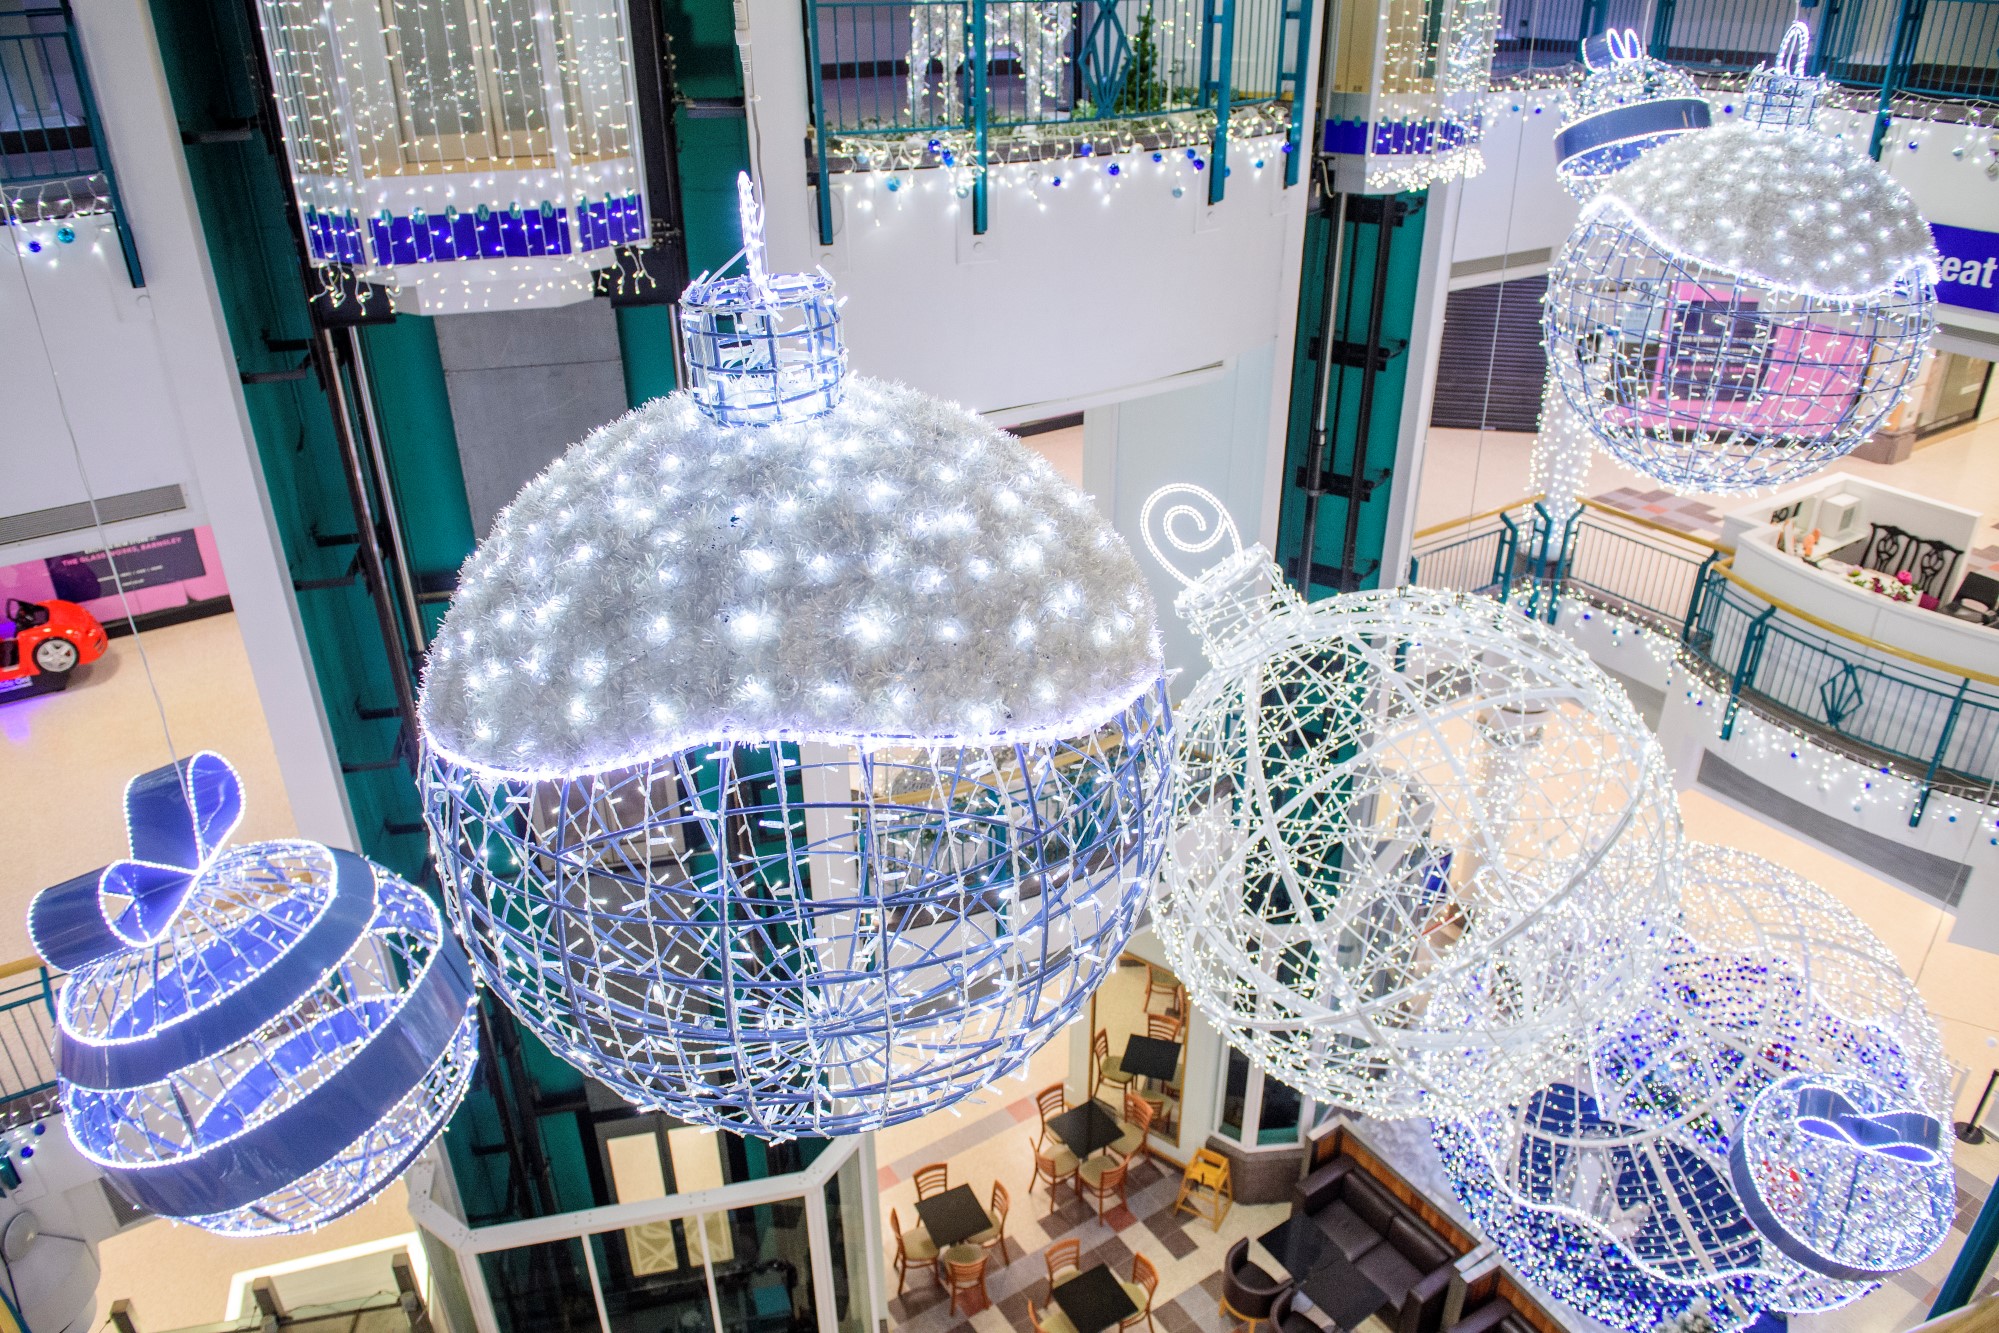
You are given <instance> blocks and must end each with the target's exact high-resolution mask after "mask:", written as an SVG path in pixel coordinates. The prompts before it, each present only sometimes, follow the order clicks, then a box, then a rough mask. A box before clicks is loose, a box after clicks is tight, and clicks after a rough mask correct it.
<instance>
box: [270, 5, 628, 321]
mask: <svg viewBox="0 0 1999 1333" xmlns="http://www.w3.org/2000/svg"><path fill="white" fill-rule="evenodd" d="M257 12H258V15H259V17H260V19H261V22H262V28H263V34H264V46H265V50H266V52H267V54H268V56H269V63H270V69H271V74H272V82H273V84H274V86H275V91H276V94H277V104H278V113H279V119H280V123H281V125H282V127H283V130H284V136H285V146H286V149H287V151H288V153H289V155H290V158H291V165H292V172H293V182H292V185H293V191H294V194H295V196H296V198H297V201H298V205H299V208H300V211H301V213H302V214H303V213H306V211H307V210H311V215H327V216H331V217H334V218H337V219H347V220H351V223H352V224H353V225H358V227H359V228H360V230H361V231H362V233H363V234H364V236H366V237H367V239H366V240H365V242H364V244H365V247H366V256H367V258H366V259H365V260H364V261H363V262H362V263H360V264H358V265H356V267H358V268H359V269H360V271H361V273H362V275H363V276H364V277H367V278H369V279H371V280H373V281H379V282H386V283H389V284H390V285H392V286H394V285H397V284H400V285H401V286H402V287H403V288H405V289H407V290H406V291H405V294H404V296H403V297H402V301H403V304H404V305H405V307H406V308H414V307H415V306H416V305H417V304H418V302H419V301H420V304H421V313H424V314H437V313H450V312H455V311H464V310H476V309H484V308H489V307H496V306H520V305H535V304H561V303H565V302H567V301H572V300H577V299H581V298H583V297H587V296H588V295H589V294H590V287H591V281H592V277H593V274H594V273H595V272H596V271H597V270H599V269H603V268H606V267H609V266H610V265H611V264H612V263H613V262H614V259H615V249H614V247H612V246H604V247H601V248H598V249H594V250H589V251H585V250H584V249H583V248H582V245H581V237H580V233H579V226H578V218H577V212H578V210H579V209H581V208H582V207H584V206H585V205H587V204H590V203H598V204H602V203H604V202H605V201H606V200H607V199H613V200H615V199H624V198H626V197H628V196H630V195H633V194H639V195H641V196H642V195H643V191H644V181H643V172H642V171H641V169H640V165H639V159H638V143H637V115H636V112H635V110H634V101H633V99H634V84H633V78H632V69H631V50H630V43H629V40H628V37H627V34H626V29H625V15H624V9H623V6H622V5H621V4H619V3H617V2H616V0H520V2H518V3H510V2H508V0H469V3H468V0H385V2H384V3H382V4H380V5H379V6H377V5H376V4H373V3H362V2H361V0H259V3H258V6H257ZM544 205H549V206H551V207H553V208H559V209H563V210H567V211H568V214H569V219H568V226H569V233H570V248H569V251H568V253H564V254H551V255H542V256H532V257H488V258H469V259H458V260H448V261H429V262H420V263H416V264H402V265H395V264H385V263H379V262H377V261H378V259H379V256H377V254H376V249H375V245H374V241H373V238H372V235H370V234H369V233H370V231H371V226H372V223H373V221H374V220H375V219H376V218H377V217H379V216H380V215H382V214H383V213H385V212H387V213H391V214H394V215H395V216H397V217H399V218H411V217H427V218H430V219H436V218H440V217H456V216H457V215H461V214H462V215H468V216H475V215H485V216H491V215H494V214H501V215H513V216H520V215H524V214H532V213H538V212H539V211H540V210H541V209H542V208H543V206H544ZM308 216H310V215H308ZM307 229H308V231H309V232H310V231H311V225H310V222H308V226H307ZM426 248H427V247H426ZM411 293H413V294H414V295H415V297H416V298H417V300H414V301H413V300H412V299H411Z"/></svg>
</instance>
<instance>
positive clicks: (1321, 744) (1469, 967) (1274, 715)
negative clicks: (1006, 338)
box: [1143, 487, 1679, 1117]
mask: <svg viewBox="0 0 1999 1333" xmlns="http://www.w3.org/2000/svg"><path fill="white" fill-rule="evenodd" d="M1176 492H1178V493H1191V494H1193V495H1194V496H1195V497H1197V502H1196V503H1191V504H1190V503H1186V502H1179V501H1176V502H1174V503H1172V504H1169V505H1167V506H1166V507H1165V508H1163V509H1162V508H1160V507H1159V506H1161V504H1162V502H1163V501H1164V500H1165V498H1166V497H1167V496H1168V495H1170V494H1174V493H1176ZM1203 504H1206V505H1212V506H1213V513H1214V514H1215V517H1213V518H1204V516H1203V514H1202V512H1201V506H1202V505H1203ZM1155 513H1156V514H1157V515H1158V517H1159V519H1160V523H1159V527H1160V531H1161V534H1162V537H1163V540H1164V543H1165V545H1167V546H1170V547H1172V548H1174V549H1177V550H1179V551H1183V552H1189V553H1195V552H1201V551H1205V550H1209V549H1212V548H1213V547H1214V546H1216V545H1217V544H1219V542H1220V541H1221V539H1222V538H1223V537H1224V536H1228V537H1231V538H1233V537H1234V529H1233V525H1232V524H1230V523H1229V521H1228V519H1227V516H1226V514H1225V512H1222V511H1221V510H1220V506H1219V503H1218V502H1216V501H1214V499H1213V497H1212V496H1207V495H1206V493H1205V492H1200V491H1199V490H1198V488H1192V487H1176V488H1168V490H1167V491H1162V492H1160V493H1159V494H1156V495H1155V496H1154V497H1153V498H1152V500H1151V501H1149V502H1148V504H1147V507H1146V514H1145V516H1144V519H1143V523H1144V531H1145V536H1146V540H1147V543H1148V545H1149V546H1151V547H1152V549H1153V551H1154V553H1155V555H1159V556H1160V557H1161V559H1162V561H1163V562H1164V561H1165V560H1166V557H1165V555H1164V553H1163V552H1162V551H1161V543H1160V541H1158V540H1155V538H1154V527H1155V524H1154V515H1155ZM1167 563H1168V567H1169V569H1170V568H1172V566H1171V564H1170V562H1167ZM1174 572H1175V576H1176V577H1178V578H1180V579H1181V580H1182V582H1183V583H1186V584H1187V585H1188V586H1187V589H1186V591H1184V592H1182V593H1181V595H1180V597H1179V599H1178V601H1177V602H1176V609H1177V610H1179V612H1180V613H1181V615H1182V616H1183V617H1185V618H1186V619H1188V620H1189V622H1190V623H1191V624H1192V625H1193V626H1194V628H1195V629H1196V631H1197V632H1198V633H1200V634H1201V636H1202V637H1203V639H1204V641H1205V646H1206V648H1207V651H1208V653H1209V656H1210V659H1211V660H1212V661H1213V662H1214V663H1215V667H1214V669H1213V670H1212V671H1211V672H1210V673H1209V674H1208V675H1207V676H1205V677H1204V678H1203V679H1202V680H1201V681H1200V682H1198V683H1197V684H1196V685H1195V687H1194V689H1193V690H1192V691H1191V692H1190V694H1189V695H1188V697H1187V699H1186V700H1185V701H1184V702H1183V704H1182V707H1181V709H1180V712H1179V719H1178V728H1179V736H1178V740H1177V742H1176V766H1177V769H1178V775H1177V778H1176V786H1177V791H1176V795H1175V814H1174V838H1173V843H1172V845H1171V846H1170V847H1169V850H1168V853H1167V856H1166V860H1165V863H1164V866H1163V868H1162V873H1161V876H1160V879H1159V883H1158V886H1157V888H1156V890H1155V906H1154V912H1153V921H1154V926H1155V928H1156V929H1157V930H1158V932H1159V934H1160V938H1161V941H1162V944H1163V946H1164V948H1165V950H1166V953H1167V957H1168V962H1169V964H1171V966H1172V967H1173V969H1174V971H1175V972H1176V973H1177V974H1178V975H1179V976H1180V977H1181V978H1182V980H1183V981H1184V982H1185V983H1186V984H1187V987H1188V993H1189V995H1190V997H1191V998H1192V999H1193V1001H1194V1003H1195V1005H1196V1007H1198V1008H1199V1009H1200V1010H1201V1011H1202V1013H1203V1015H1204V1016H1205V1017H1206V1018H1207V1019H1208V1020H1209V1021H1210V1022H1211V1023H1213V1024H1214V1025H1215V1026H1216V1028H1217V1029H1218V1030H1219V1031H1220V1032H1221V1033H1222V1034H1223V1037H1224V1039H1225V1040H1227V1041H1228V1042H1229V1043H1230V1044H1231V1045H1233V1046H1236V1047H1237V1048H1238V1049H1240V1050H1242V1051H1244V1052H1245V1053H1246V1054H1248V1055H1249V1056H1250V1058H1251V1059H1252V1060H1253V1061H1254V1062H1255V1063H1256V1064H1257V1065H1258V1066H1259V1067H1260V1068H1262V1069H1263V1070H1264V1071H1265V1072H1266V1073H1268V1074H1270V1075H1271V1076H1273V1077H1276V1078H1279V1079H1281V1080H1282V1081H1284V1082H1285V1083H1286V1084H1288V1085H1290V1086H1291V1087H1293V1088H1295V1089H1297V1090H1298V1091H1299V1092H1301V1093H1304V1094H1306V1095H1308V1096H1311V1097H1312V1098H1314V1099H1315V1100H1317V1101H1320V1102H1324V1103H1333V1104H1338V1105H1343V1106H1347V1107H1351V1108H1353V1109H1354V1110H1356V1111H1358V1112H1360V1113H1362V1114H1368V1115H1375V1116H1383V1117H1399V1116H1410V1115H1419V1114H1438V1113H1449V1112H1453V1111H1463V1110H1466V1109H1471V1108H1479V1107H1485V1106H1493V1105H1501V1104H1504V1103H1505V1102H1507V1101H1509V1100H1512V1099H1514V1098H1516V1097H1519V1096H1522V1095H1524V1094H1525V1093H1527V1092H1528V1091H1530V1090H1531V1089H1533V1088H1534V1087H1537V1086H1539V1085H1541V1084H1542V1083H1545V1082H1547V1081H1548V1079H1549V1078H1551V1077H1552V1076H1554V1074H1555V1073H1557V1072H1558V1071H1559V1070H1561V1069H1563V1068H1566V1067H1568V1066H1569V1065H1571V1064H1572V1063H1573V1062H1574V1060H1575V1059H1576V1058H1577V1057H1578V1056H1579V1054H1580V1052H1581V1049H1582V1041H1583V1038H1584V1036H1585V1035H1586V1033H1587V1031H1588V1030H1589V1028H1590V1026H1591V1025H1592V1023H1593V1022H1594V1021H1595V1020H1596V1019H1597V1018H1598V1017H1599V1016H1601V1015H1602V1014H1603V1013H1605V1012H1617V1011H1618V1010H1619V1009H1620V1008H1623V1009H1624V1011H1625V1012H1629V1009H1630V1008H1635V1007H1636V1005H1637V1004H1638V1003H1639V1002H1640V998H1641V997H1640V993H1639V983H1636V982H1634V980H1633V979H1634V978H1639V979H1642V978H1644V977H1646V976H1648V975H1649V974H1650V972H1651V971H1652V967H1653V964H1654V963H1655V962H1656V958H1657V955H1658V951H1659V950H1660V949H1662V948H1663V947H1664V945H1663V939H1662V938H1661V937H1660V932H1659V931H1658V929H1657V928H1656V927H1655V923H1664V922H1666V921H1667V920H1668V919H1669V918H1670V917H1671V914H1672V912H1673V910H1674V907H1675V906H1676V903H1677V878H1676V863H1677V852H1678V845H1679V825H1678V818H1677V808H1676V806H1674V804H1673V802H1672V794H1671V789H1670V785H1669V783H1668V782H1667V779H1666V775H1665V769H1664V765H1663V761H1662V760H1661V758H1660V756H1659V754H1658V751H1657V746H1656V742H1655V741H1652V739H1651V737H1650V733H1649V732H1648V731H1646V730H1645V729H1644V727H1643V723H1642V722H1641V721H1640V720H1639V719H1638V718H1637V717H1636V715H1635V713H1633V712H1632V710H1631V708H1630V704H1629V701H1628V700H1627V699H1626V698H1625V697H1624V696H1623V695H1622V693H1621V692H1619V691H1618V690H1617V687H1616V686H1615V685H1614V684H1612V683H1611V682H1610V680H1609V678H1608V677H1606V676H1604V675H1603V674H1602V672H1601V671H1600V670H1599V669H1597V668H1596V667H1595V666H1594V665H1593V664H1591V663H1589V662H1588V660H1587V659H1586V658H1583V657H1582V656H1581V654H1580V653H1579V652H1578V651H1577V650H1575V649H1574V648H1573V647H1572V646H1571V645H1569V644H1568V643H1567V642H1566V640H1562V639H1559V638H1557V637H1556V636H1555V635H1554V634H1553V633H1552V631H1548V630H1546V629H1544V628H1543V627H1540V626H1537V625H1534V624H1533V623H1532V622H1529V621H1527V620H1525V619H1524V618H1522V617H1519V616H1518V615H1517V614H1515V613H1512V612H1510V611H1507V610H1505V609H1504V608H1500V607H1498V606H1497V605H1496V604H1494V603H1492V602H1490V601H1487V600H1485V599H1459V598H1456V597H1453V596H1451V595H1449V594H1441V593H1434V592H1429V591H1426V590H1403V591H1401V592H1398V593H1375V594H1360V595H1356V596H1350V597H1342V598H1335V599H1330V600H1328V601H1325V602H1320V603H1316V604H1313V605H1311V606H1309V607H1308V606H1306V605H1305V604H1304V603H1302V602H1300V601H1298V600H1297V599H1296V598H1295V596H1292V595H1290V594H1289V592H1288V590H1284V589H1282V584H1281V575H1280V574H1279V573H1278V571H1277V570H1276V568H1275V567H1274V566H1273V565H1271V564H1270V562H1269V559H1268V557H1267V556H1266V555H1265V554H1264V553H1263V552H1262V550H1261V548H1258V547H1251V548H1249V549H1248V550H1238V551H1237V552H1236V553H1235V554H1233V555H1230V556H1228V557H1226V558H1225V559H1224V560H1222V562H1221V563H1220V564H1218V565H1216V566H1214V567H1213V568H1212V569H1211V570H1210V571H1209V572H1208V574H1207V575H1205V576H1203V577H1201V578H1198V579H1196V578H1191V577H1190V576H1189V575H1187V574H1185V573H1182V572H1180V571H1177V570H1175V571H1174ZM1510 673H1511V674H1510ZM1569 760H1573V762H1572V763H1570V762H1567V761H1569ZM1537 776H1538V777H1539V778H1540V779H1545V780H1544V781H1537V780H1536V779H1537ZM1606 792H1611V793H1616V794H1615V795H1614V796H1612V797H1611V798H1610V799H1608V800H1605V799H1603V797H1604V794H1605V793H1606ZM1565 796H1567V797H1568V798H1569V799H1568V803H1567V809H1566V810H1565V809H1563V808H1562V806H1563V798H1564V797H1565Z"/></svg>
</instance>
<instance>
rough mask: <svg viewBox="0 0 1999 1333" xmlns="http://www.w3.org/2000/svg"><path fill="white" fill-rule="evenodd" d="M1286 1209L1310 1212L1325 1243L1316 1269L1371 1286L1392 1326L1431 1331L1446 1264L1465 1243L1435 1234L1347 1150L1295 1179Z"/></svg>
mask: <svg viewBox="0 0 1999 1333" xmlns="http://www.w3.org/2000/svg"><path fill="white" fill-rule="evenodd" d="M1293 1216H1294V1217H1303V1218H1307V1219H1309V1220H1310V1221H1311V1222H1312V1223H1313V1224H1314V1226H1315V1227H1316V1228H1317V1230H1318V1232H1319V1234H1320V1235H1321V1236H1323V1237H1324V1238H1325V1240H1326V1241H1328V1242H1330V1244H1329V1245H1328V1246H1327V1247H1326V1249H1325V1260H1324V1261H1323V1263H1322V1264H1321V1265H1319V1266H1316V1267H1315V1272H1317V1271H1332V1272H1335V1273H1336V1274H1337V1276H1338V1277H1339V1278H1341V1279H1343V1282H1342V1285H1343V1286H1344V1287H1345V1288H1347V1289H1348V1290H1351V1289H1353V1288H1355V1287H1361V1288H1362V1289H1363V1290H1366V1289H1368V1288H1371V1290H1372V1294H1373V1295H1375V1296H1378V1297H1379V1298H1380V1304H1379V1306H1378V1307H1377V1309H1376V1311H1375V1313H1380V1314H1382V1316H1383V1318H1384V1319H1385V1320H1386V1321H1387V1323H1388V1325H1389V1327H1390V1328H1392V1329H1394V1330H1395V1333H1438V1329H1439V1327H1440V1325H1441V1323H1442V1319H1443V1310H1444V1297H1445V1295H1446V1293H1447V1292H1448V1291H1449V1289H1450V1281H1451V1271H1452V1270H1451V1266H1452V1264H1453V1262H1454V1261H1455V1260H1456V1259H1457V1258H1458V1257H1459V1256H1460V1255H1461V1254H1463V1253H1465V1252H1466V1251H1467V1250H1468V1249H1469V1246H1467V1247H1465V1249H1460V1248H1458V1246H1457V1245H1455V1244H1453V1243H1452V1241H1451V1240H1450V1239H1447V1238H1446V1237H1444V1236H1442V1235H1440V1234H1439V1233H1438V1232H1437V1231H1436V1230H1435V1229H1433V1228H1432V1227H1431V1226H1430V1225H1429V1223H1427V1222H1426V1221H1424V1219H1423V1217H1422V1216H1421V1214H1419V1213H1418V1212H1417V1211H1416V1210H1415V1209H1414V1208H1411V1207H1410V1206H1408V1205H1407V1204H1405V1203H1403V1202H1402V1201H1401V1200H1400V1199H1397V1198H1396V1197H1395V1196H1394V1194H1392V1193H1391V1192H1390V1191H1389V1189H1388V1188H1387V1186H1385V1185H1383V1184H1382V1183H1381V1182H1380V1181H1379V1180H1377V1179H1376V1178H1375V1177H1374V1176H1372V1175H1370V1174H1369V1173H1368V1172H1367V1171H1365V1170H1363V1169H1361V1168H1360V1166H1359V1165H1358V1163H1357V1162H1356V1160H1355V1159H1354V1158H1352V1157H1348V1156H1339V1157H1335V1158H1334V1159H1333V1160H1332V1161H1331V1162H1330V1163H1328V1164H1327V1165H1325V1166H1322V1167H1320V1168H1319V1169H1318V1170H1316V1171H1314V1172H1312V1173H1311V1174H1310V1175H1308V1176H1307V1177H1305V1179H1304V1180H1302V1181H1300V1182H1299V1183H1298V1187H1297V1192H1296V1196H1295V1198H1294V1200H1293ZM1299 1276H1300V1278H1301V1280H1302V1281H1305V1282H1309V1281H1310V1278H1309V1277H1306V1276H1305V1275H1302V1274H1301V1275H1299Z"/></svg>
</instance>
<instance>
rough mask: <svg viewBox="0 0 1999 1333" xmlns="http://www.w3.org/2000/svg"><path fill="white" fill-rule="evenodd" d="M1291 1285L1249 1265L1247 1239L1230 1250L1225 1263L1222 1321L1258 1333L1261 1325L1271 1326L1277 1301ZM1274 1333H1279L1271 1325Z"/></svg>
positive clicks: (1250, 1332)
mask: <svg viewBox="0 0 1999 1333" xmlns="http://www.w3.org/2000/svg"><path fill="white" fill-rule="evenodd" d="M1290 1285H1291V1284H1290V1283H1287V1282H1281V1281H1279V1280H1278V1279H1277V1278H1275V1277H1273V1276H1271V1275H1270V1274H1269V1273H1266V1272H1264V1271H1263V1270H1262V1269H1261V1268H1259V1267H1257V1266H1256V1265H1255V1264H1254V1263H1252V1262H1251V1261H1250V1258H1249V1241H1248V1239H1247V1238H1244V1239H1242V1240H1239V1241H1237V1242H1236V1243H1235V1244H1233V1245H1231V1246H1229V1252H1228V1255H1227V1257H1226V1258H1224V1259H1223V1260H1222V1300H1221V1311H1222V1317H1223V1318H1225V1319H1228V1320H1231V1321H1233V1322H1234V1323H1235V1324H1236V1325H1237V1326H1238V1327H1240V1328H1243V1329H1246V1330H1247V1333H1256V1326H1257V1325H1258V1324H1260V1323H1266V1322H1272V1321H1271V1314H1272V1312H1273V1311H1274V1310H1275V1308H1276V1305H1277V1299H1278V1297H1280V1296H1282V1295H1283V1294H1284V1289H1285V1288H1286V1287H1288V1286H1290ZM1271 1333H1276V1326H1275V1324H1274V1322H1272V1329H1271Z"/></svg>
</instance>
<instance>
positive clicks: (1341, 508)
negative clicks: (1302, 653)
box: [1278, 191, 1428, 598]
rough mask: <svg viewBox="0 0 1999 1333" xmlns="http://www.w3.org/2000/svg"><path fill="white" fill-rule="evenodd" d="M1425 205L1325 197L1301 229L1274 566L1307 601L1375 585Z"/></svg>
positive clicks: (1416, 199) (1410, 200) (1409, 200)
mask: <svg viewBox="0 0 1999 1333" xmlns="http://www.w3.org/2000/svg"><path fill="white" fill-rule="evenodd" d="M1427 203H1428V196H1427V193H1426V192H1420V191H1419V192H1416V193H1411V194H1391V195H1361V194H1347V195H1341V194H1328V195H1327V196H1325V199H1324V201H1323V203H1322V205H1321V206H1319V207H1317V208H1315V209H1314V210H1313V213H1312V215H1311V216H1310V217H1309V218H1308V219H1307V221H1306V231H1305V257H1304V266H1303V272H1302V278H1301V281H1300V283H1299V294H1298V340H1297V346H1296V349H1295V354H1294V357H1293V360H1292V367H1293V369H1292V385H1291V418H1290V429H1289V433H1288V435H1287V437H1286V443H1285V466H1284V495H1283V501H1282V507H1281V510H1280V517H1279V521H1278V561H1279V563H1280V564H1281V565H1282V566H1283V567H1284V571H1285V573H1286V575H1287V576H1288V577H1289V578H1290V580H1291V581H1292V583H1294V584H1295V585H1296V586H1297V587H1298V588H1300V589H1301V590H1302V591H1303V592H1304V594H1305V596H1306V597H1307V598H1318V597H1325V596H1329V595H1331V594H1333V593H1338V592H1350V591H1353V590H1355V589H1358V588H1371V587H1375V586H1377V585H1378V584H1379V583H1380V580H1381V553H1382V547H1383V544H1384V541H1385V539H1386V535H1387V525H1388V501H1389V486H1388V482H1389V479H1390V477H1391V476H1392V474H1393V472H1394V467H1395V454H1396V448H1397V445H1398V442H1399V440H1400V438H1401V433H1402V430H1401V428H1402V408H1403V400H1404V397H1405V394H1406V388H1407V383H1408V379H1409V334H1410V330H1411V328H1412V326H1413V325H1414V323H1415V318H1416V290H1417V271H1418V269H1420V268H1421V266H1422V261H1423V222H1424V213H1425V209H1426V206H1427ZM1395 581H1396V580H1393V579H1391V580H1390V582H1391V583H1393V582H1395Z"/></svg>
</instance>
